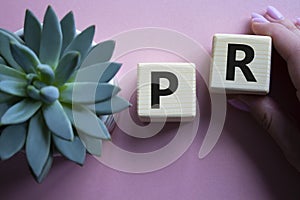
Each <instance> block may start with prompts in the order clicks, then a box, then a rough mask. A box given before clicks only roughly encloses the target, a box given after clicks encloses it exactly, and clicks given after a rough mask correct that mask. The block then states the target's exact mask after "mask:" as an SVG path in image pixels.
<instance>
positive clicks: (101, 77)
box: [76, 62, 122, 83]
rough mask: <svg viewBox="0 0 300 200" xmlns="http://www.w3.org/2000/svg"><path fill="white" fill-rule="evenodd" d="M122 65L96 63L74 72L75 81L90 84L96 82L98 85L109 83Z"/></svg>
mask: <svg viewBox="0 0 300 200" xmlns="http://www.w3.org/2000/svg"><path fill="white" fill-rule="evenodd" d="M121 65H122V64H120V63H115V62H104V63H97V64H94V65H91V66H88V67H85V68H80V69H79V70H78V71H77V72H76V76H77V77H76V81H79V82H90V81H91V80H96V81H97V82H99V83H104V82H109V81H110V80H111V79H112V78H113V77H114V76H115V75H116V73H117V72H118V71H119V69H120V67H121Z"/></svg>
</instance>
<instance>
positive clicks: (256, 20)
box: [251, 13, 269, 23]
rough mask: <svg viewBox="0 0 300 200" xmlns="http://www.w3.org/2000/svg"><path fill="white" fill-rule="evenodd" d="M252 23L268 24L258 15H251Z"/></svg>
mask: <svg viewBox="0 0 300 200" xmlns="http://www.w3.org/2000/svg"><path fill="white" fill-rule="evenodd" d="M251 17H252V22H258V23H268V22H269V21H268V20H267V19H266V18H265V17H264V16H262V15H260V14H258V13H252V14H251Z"/></svg>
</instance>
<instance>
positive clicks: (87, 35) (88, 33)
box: [64, 26, 95, 63]
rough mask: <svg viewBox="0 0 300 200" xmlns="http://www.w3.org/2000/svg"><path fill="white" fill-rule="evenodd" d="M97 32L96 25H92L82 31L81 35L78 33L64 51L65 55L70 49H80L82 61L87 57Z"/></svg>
mask: <svg viewBox="0 0 300 200" xmlns="http://www.w3.org/2000/svg"><path fill="white" fill-rule="evenodd" d="M94 34H95V26H90V27H88V28H87V29H85V30H84V31H82V32H81V33H80V34H79V35H77V36H76V37H75V38H74V39H73V41H72V42H71V43H70V44H69V46H67V48H66V49H65V51H64V55H65V54H67V53H68V52H70V51H78V52H79V53H80V55H81V57H80V63H82V61H83V60H84V59H85V57H86V55H87V54H88V52H89V50H90V48H91V45H92V42H93V38H94Z"/></svg>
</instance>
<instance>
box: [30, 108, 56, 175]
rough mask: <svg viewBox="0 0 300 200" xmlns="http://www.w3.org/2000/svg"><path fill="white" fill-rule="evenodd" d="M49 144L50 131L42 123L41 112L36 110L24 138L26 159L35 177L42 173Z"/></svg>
mask: <svg viewBox="0 0 300 200" xmlns="http://www.w3.org/2000/svg"><path fill="white" fill-rule="evenodd" d="M50 145H51V134H50V131H49V130H48V128H47V127H46V125H45V124H44V120H43V117H42V115H41V113H40V112H38V113H37V114H35V115H34V117H32V118H31V119H30V122H29V127H28V133H27V140H26V156H27V161H28V163H29V166H30V168H31V169H32V171H33V173H34V175H35V176H36V177H39V176H40V175H41V174H42V172H43V169H44V167H45V166H46V165H47V161H48V158H49V153H50Z"/></svg>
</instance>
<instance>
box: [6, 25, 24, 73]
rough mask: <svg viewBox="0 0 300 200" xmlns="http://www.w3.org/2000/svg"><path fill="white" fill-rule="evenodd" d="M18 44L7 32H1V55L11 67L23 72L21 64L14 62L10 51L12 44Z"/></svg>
mask: <svg viewBox="0 0 300 200" xmlns="http://www.w3.org/2000/svg"><path fill="white" fill-rule="evenodd" d="M11 41H12V42H18V41H17V40H16V39H15V38H14V37H12V36H11V35H10V34H8V33H7V32H5V31H3V30H0V55H1V56H2V57H3V58H4V60H5V61H6V62H7V63H8V65H9V66H11V67H13V68H15V69H17V70H21V71H23V69H22V68H21V67H20V66H19V64H18V63H17V62H16V61H15V60H14V58H13V56H12V54H11V51H10V42H11Z"/></svg>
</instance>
